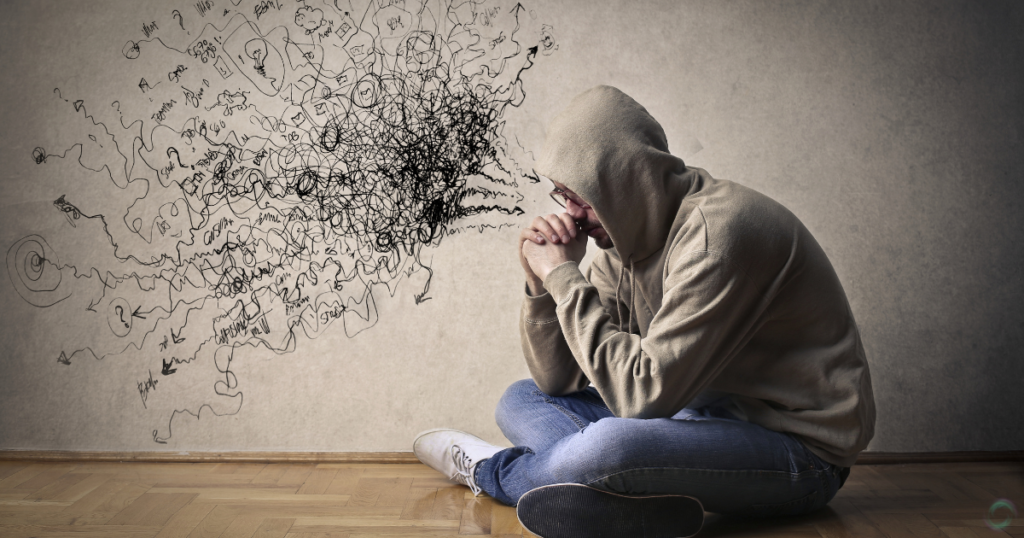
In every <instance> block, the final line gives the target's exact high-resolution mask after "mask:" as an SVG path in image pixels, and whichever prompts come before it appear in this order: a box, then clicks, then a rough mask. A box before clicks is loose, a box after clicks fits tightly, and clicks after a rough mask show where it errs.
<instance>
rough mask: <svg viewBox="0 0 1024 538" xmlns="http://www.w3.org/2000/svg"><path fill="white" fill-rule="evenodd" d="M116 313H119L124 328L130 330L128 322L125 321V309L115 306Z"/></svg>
mask: <svg viewBox="0 0 1024 538" xmlns="http://www.w3.org/2000/svg"><path fill="white" fill-rule="evenodd" d="M114 312H117V317H118V319H120V320H121V323H124V328H125V329H127V328H128V322H127V321H125V320H124V308H122V307H120V306H115V307H114Z"/></svg>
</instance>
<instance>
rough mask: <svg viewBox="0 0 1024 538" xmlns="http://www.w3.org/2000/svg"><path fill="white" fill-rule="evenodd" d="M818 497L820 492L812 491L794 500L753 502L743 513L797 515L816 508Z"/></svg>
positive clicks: (770, 515) (753, 515) (755, 515)
mask: <svg viewBox="0 0 1024 538" xmlns="http://www.w3.org/2000/svg"><path fill="white" fill-rule="evenodd" d="M820 497H821V493H820V492H818V491H812V492H811V493H810V494H809V495H806V496H804V497H800V498H799V499H796V500H794V501H789V502H784V503H779V504H755V505H753V506H751V507H750V508H749V509H747V510H744V511H743V515H745V516H750V517H782V516H798V515H801V514H806V513H808V512H812V511H814V510H816V509H817V508H818V501H819V499H820Z"/></svg>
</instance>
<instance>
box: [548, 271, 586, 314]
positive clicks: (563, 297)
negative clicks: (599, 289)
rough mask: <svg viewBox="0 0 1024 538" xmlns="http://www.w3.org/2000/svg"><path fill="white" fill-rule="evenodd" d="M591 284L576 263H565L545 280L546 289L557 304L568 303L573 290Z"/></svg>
mask: <svg viewBox="0 0 1024 538" xmlns="http://www.w3.org/2000/svg"><path fill="white" fill-rule="evenodd" d="M589 284H590V282H588V281H587V277H585V276H583V273H581V272H580V266H579V265H577V264H576V262H565V263H563V264H561V265H559V266H558V267H555V268H554V269H552V270H551V272H550V273H548V277H547V278H545V279H544V289H546V290H548V293H549V294H551V297H552V298H554V300H555V303H557V304H562V303H563V302H565V301H567V300H568V299H569V296H570V295H571V294H572V290H574V289H576V288H577V287H579V286H587V285H589Z"/></svg>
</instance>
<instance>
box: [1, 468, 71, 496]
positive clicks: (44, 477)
mask: <svg viewBox="0 0 1024 538" xmlns="http://www.w3.org/2000/svg"><path fill="white" fill-rule="evenodd" d="M74 467H75V466H74V464H71V463H62V464H56V465H47V466H46V468H45V469H44V470H43V472H41V473H39V474H37V475H35V476H33V477H32V478H30V479H28V480H26V481H24V482H22V483H20V484H18V485H17V486H14V487H13V488H11V489H13V490H15V491H27V492H30V493H31V492H35V491H38V490H40V489H43V488H44V487H46V486H48V485H50V483H51V482H53V481H55V480H57V479H58V478H60V477H62V476H64V475H65V474H67V473H68V472H70V471H71V469H73V468H74Z"/></svg>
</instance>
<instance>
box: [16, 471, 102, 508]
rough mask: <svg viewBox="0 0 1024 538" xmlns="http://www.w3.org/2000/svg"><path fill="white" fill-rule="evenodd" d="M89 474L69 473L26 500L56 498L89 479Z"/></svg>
mask: <svg viewBox="0 0 1024 538" xmlns="http://www.w3.org/2000/svg"><path fill="white" fill-rule="evenodd" d="M89 476H90V475H87V474H74V473H68V474H65V475H64V476H62V477H60V478H58V479H56V480H54V481H53V482H50V483H49V484H48V485H46V486H45V487H42V488H40V489H38V490H36V491H35V492H33V493H31V494H30V495H29V496H28V497H25V498H26V499H32V500H37V501H43V500H50V499H53V498H54V497H55V496H57V495H59V494H61V493H63V492H64V490H66V489H68V488H70V487H72V486H74V485H75V484H78V483H79V482H81V481H83V480H85V479H87V478H89Z"/></svg>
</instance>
